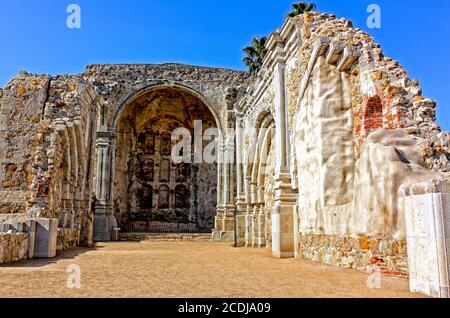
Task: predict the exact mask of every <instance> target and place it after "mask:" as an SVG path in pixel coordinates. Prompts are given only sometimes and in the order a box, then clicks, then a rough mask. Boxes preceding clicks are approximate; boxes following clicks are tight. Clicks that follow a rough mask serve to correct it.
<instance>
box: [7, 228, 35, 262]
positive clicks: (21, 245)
mask: <svg viewBox="0 0 450 318" xmlns="http://www.w3.org/2000/svg"><path fill="white" fill-rule="evenodd" d="M27 258H28V235H27V234H25V233H15V232H11V233H0V264H5V263H12V262H18V261H21V260H26V259H27Z"/></svg>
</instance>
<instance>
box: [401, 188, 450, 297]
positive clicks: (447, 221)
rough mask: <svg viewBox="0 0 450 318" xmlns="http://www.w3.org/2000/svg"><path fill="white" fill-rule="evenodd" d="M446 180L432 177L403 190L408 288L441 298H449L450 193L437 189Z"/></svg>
mask: <svg viewBox="0 0 450 318" xmlns="http://www.w3.org/2000/svg"><path fill="white" fill-rule="evenodd" d="M449 182H450V181H449V180H433V181H430V182H424V183H420V184H415V185H413V186H411V187H410V188H409V189H406V190H405V191H404V193H405V194H407V196H406V197H405V199H404V211H405V216H406V230H407V240H408V265H409V269H410V286H411V291H412V292H420V293H424V294H426V295H430V296H433V297H441V298H448V297H450V274H449V273H450V259H449V255H450V245H449V244H448V243H449V242H450V193H443V192H439V191H437V190H440V189H446V188H447V187H446V186H444V183H446V184H448V183H449ZM412 190H413V191H412ZM408 194H409V195H408ZM411 194H413V195H411ZM414 194H415V195H414Z"/></svg>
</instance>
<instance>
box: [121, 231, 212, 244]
mask: <svg viewBox="0 0 450 318" xmlns="http://www.w3.org/2000/svg"><path fill="white" fill-rule="evenodd" d="M119 241H147V242H210V241H212V234H210V233H183V234H181V233H164V234H152V233H119Z"/></svg>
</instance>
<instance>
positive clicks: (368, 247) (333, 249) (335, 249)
mask: <svg viewBox="0 0 450 318" xmlns="http://www.w3.org/2000/svg"><path fill="white" fill-rule="evenodd" d="M299 241H300V242H301V244H300V250H299V254H300V255H301V257H303V258H305V259H308V260H312V261H315V262H320V263H324V264H327V265H333V266H338V267H343V268H352V269H357V270H361V271H371V272H372V271H380V272H382V273H383V274H386V275H392V276H398V277H404V278H407V277H408V274H409V272H408V255H407V244H406V238H405V239H387V238H375V237H367V236H364V235H362V236H358V237H353V236H343V237H341V236H334V235H314V234H310V235H301V236H300V240H299Z"/></svg>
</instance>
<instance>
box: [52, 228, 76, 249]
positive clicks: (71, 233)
mask: <svg viewBox="0 0 450 318" xmlns="http://www.w3.org/2000/svg"><path fill="white" fill-rule="evenodd" d="M78 245H80V230H77V229H62V228H59V229H58V236H57V239H56V250H57V251H66V250H69V249H72V248H74V247H77V246H78Z"/></svg>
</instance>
